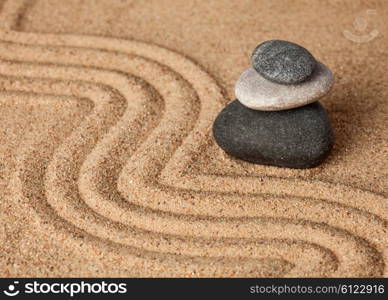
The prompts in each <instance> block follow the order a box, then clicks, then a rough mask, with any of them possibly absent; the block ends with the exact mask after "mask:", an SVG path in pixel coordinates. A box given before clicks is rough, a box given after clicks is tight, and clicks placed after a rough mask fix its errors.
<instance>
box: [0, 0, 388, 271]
mask: <svg viewBox="0 0 388 300" xmlns="http://www.w3.org/2000/svg"><path fill="white" fill-rule="evenodd" d="M27 2H28V1H27ZM27 2H26V3H27ZM9 3H10V2H6V5H8V6H5V7H4V11H3V15H7V16H10V15H12V14H13V15H14V16H15V17H13V20H14V21H12V22H16V21H15V20H17V19H18V18H19V17H17V16H18V14H17V13H15V11H17V7H16V5H15V4H14V3H15V2H12V4H9ZM19 4H22V1H21V2H20V3H19ZM25 5H26V4H25V3H24V4H23V5H22V7H25ZM19 8H20V7H19ZM6 9H9V10H11V11H12V13H10V12H7V10H6ZM9 28H12V26H9ZM0 39H1V41H0V47H1V48H2V50H1V64H0V72H1V74H2V76H4V80H2V81H1V91H2V95H3V94H4V93H5V94H4V95H6V94H7V93H10V92H11V93H15V92H18V93H27V94H28V95H39V96H40V95H49V97H54V98H55V97H59V98H63V97H65V98H66V97H67V98H71V97H76V99H88V100H87V102H90V103H91V104H90V105H91V107H92V109H91V110H90V111H89V114H88V115H87V116H85V117H84V119H83V120H82V121H81V122H80V123H79V124H73V125H74V126H69V125H66V124H61V125H62V128H60V129H59V130H58V131H56V132H52V131H48V132H46V135H41V136H39V137H37V136H36V134H34V133H32V134H31V135H30V136H29V138H27V139H26V140H25V141H23V143H22V145H21V146H20V147H19V149H18V151H17V153H15V155H16V156H17V167H16V169H15V170H16V171H15V172H14V173H13V174H12V179H11V180H10V184H9V187H10V189H11V191H12V193H13V194H14V195H17V196H16V197H17V198H19V199H23V200H22V202H25V203H26V204H27V206H28V207H32V208H33V211H34V215H35V216H34V217H35V218H36V219H37V225H36V226H38V227H39V228H40V229H41V230H47V231H48V232H52V234H54V235H58V236H64V238H66V239H70V240H72V239H74V240H77V239H79V237H80V236H82V238H81V239H83V240H85V243H86V244H88V247H91V248H92V249H93V250H94V251H96V249H97V248H98V249H100V250H99V251H102V252H103V253H104V255H109V254H105V253H109V252H117V251H119V252H120V254H119V257H118V259H119V260H120V259H121V260H134V261H135V257H140V260H142V261H143V260H144V262H146V263H148V264H150V265H151V267H150V270H148V271H145V270H141V269H140V268H139V267H138V270H132V273H130V274H143V276H144V274H154V275H158V274H167V276H382V275H384V274H385V273H384V272H385V271H384V269H385V264H386V261H387V255H388V253H387V251H386V247H387V240H386V229H387V221H386V212H387V204H386V198H385V197H384V195H381V194H379V193H375V192H372V191H368V190H365V189H358V188H355V187H353V186H348V185H344V184H340V183H332V182H325V181H321V180H313V181H312V180H303V179H295V178H287V177H281V176H262V177H257V176H228V175H223V174H215V173H213V174H211V173H208V174H206V173H203V172H196V171H195V170H194V171H192V170H191V166H192V165H195V163H196V161H197V159H198V156H199V154H200V153H201V152H203V151H207V149H208V148H209V144H210V143H211V136H210V134H209V133H210V128H211V124H212V121H213V120H214V117H215V115H216V114H217V112H218V111H219V110H220V109H221V107H222V105H223V103H225V93H224V92H223V91H222V88H220V87H219V85H218V84H217V83H216V81H215V80H214V79H213V78H212V77H211V76H210V75H209V74H208V73H207V72H205V71H204V70H203V69H202V68H200V67H199V66H198V65H197V64H195V63H193V62H192V61H190V60H189V59H188V58H186V57H184V56H182V55H180V54H179V53H175V52H172V51H170V50H167V49H164V48H161V47H159V46H155V45H151V44H149V43H142V42H138V41H128V40H120V39H113V38H101V37H93V36H79V35H69V34H66V35H57V34H36V33H22V32H16V31H2V32H1V37H0ZM45 97H47V96H45ZM38 98H39V97H38ZM67 98H66V99H67ZM82 101H84V100H82ZM55 105H61V104H55ZM75 125H78V126H75ZM280 187H281V188H280ZM242 191H244V192H242ZM333 195H334V196H333ZM365 199H368V200H369V201H365ZM57 238H58V237H57ZM61 238H63V237H61ZM76 247H77V246H74V248H76ZM70 248H71V246H70ZM80 251H81V252H82V250H80ZM169 268H172V269H174V270H175V271H171V269H169ZM135 269H136V268H135ZM161 269H166V271H161ZM188 270H191V271H188ZM192 270H195V271H194V272H193V271H192ZM148 272H149V273H148ZM163 272H165V273H163ZM189 272H191V273H189ZM103 274H104V273H103ZM116 274H117V273H116Z"/></svg>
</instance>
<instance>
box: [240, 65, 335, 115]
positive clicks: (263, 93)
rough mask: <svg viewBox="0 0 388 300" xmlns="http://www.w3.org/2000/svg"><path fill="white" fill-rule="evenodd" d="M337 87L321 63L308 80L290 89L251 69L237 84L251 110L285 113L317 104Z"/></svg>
mask: <svg viewBox="0 0 388 300" xmlns="http://www.w3.org/2000/svg"><path fill="white" fill-rule="evenodd" d="M333 83H334V77H333V74H332V73H331V71H330V70H329V69H328V68H327V67H326V66H325V65H324V64H322V63H320V62H317V65H316V68H315V70H314V72H313V74H312V75H311V77H310V78H309V79H308V80H306V81H304V82H301V83H299V84H290V85H284V84H279V83H275V82H273V81H270V80H268V79H265V78H264V77H263V76H261V75H260V74H259V73H257V72H256V70H255V69H253V68H249V69H248V70H246V71H245V72H244V73H243V74H242V75H241V76H240V78H239V79H238V80H237V83H236V86H235V94H236V97H237V99H238V100H239V101H240V102H241V104H243V105H245V106H246V107H249V108H251V109H255V110H265V111H276V110H285V109H290V108H295V107H300V106H303V105H306V104H309V103H312V102H315V101H317V100H318V99H319V98H321V97H322V96H324V95H325V94H327V93H328V92H329V91H330V89H331V87H332V86H333Z"/></svg>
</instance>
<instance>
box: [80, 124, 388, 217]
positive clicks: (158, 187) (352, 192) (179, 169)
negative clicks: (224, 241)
mask: <svg viewBox="0 0 388 300" xmlns="http://www.w3.org/2000/svg"><path fill="white" fill-rule="evenodd" d="M200 120H201V117H200ZM189 138H190V136H189ZM189 138H188V139H189ZM151 144H152V143H151ZM186 144H187V143H186ZM102 148H103V147H102ZM180 149H183V150H182V151H181V150H180ZM189 150H190V149H187V148H185V147H184V146H183V147H181V148H179V149H178V151H177V152H176V153H179V151H180V152H182V153H184V154H185V152H187V151H189ZM182 153H181V155H182ZM186 154H187V153H186ZM186 154H185V155H184V156H185V157H184V158H186V160H187V158H190V157H191V156H190V155H186ZM175 156H176V155H175ZM97 157H98V155H97ZM178 157H179V155H178ZM190 159H191V158H190ZM171 161H173V162H174V159H172V160H171ZM170 165H173V168H172V169H173V170H172V171H171V170H170V171H171V172H172V173H171V174H173V172H174V171H175V173H176V174H178V175H180V174H181V171H182V170H183V169H184V168H176V166H175V165H174V164H170ZM131 167H132V166H131ZM166 169H167V170H168V169H169V167H168V166H167V168H165V170H166ZM176 170H178V171H176ZM167 173H169V172H167ZM148 175H149V174H148ZM123 177H124V176H123ZM145 177H146V178H145V180H144V181H148V179H149V177H148V176H145ZM177 178H180V177H179V176H178V177H177ZM143 179H144V178H143ZM175 179H176V178H175ZM190 179H192V178H190ZM207 180H208V179H207ZM286 183H287V182H286ZM92 184H93V180H92ZM146 184H149V182H147V183H146ZM190 185H192V183H191V184H190ZM215 186H217V184H215ZM157 189H160V186H157ZM87 190H88V189H86V191H87ZM350 194H353V195H354V190H353V189H352V190H350ZM131 200H132V199H131ZM357 204H359V203H357ZM353 213H354V212H353ZM369 217H370V216H369ZM238 221H239V222H241V220H238ZM380 221H381V220H380ZM226 225H228V224H226Z"/></svg>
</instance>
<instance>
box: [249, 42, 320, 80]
mask: <svg viewBox="0 0 388 300" xmlns="http://www.w3.org/2000/svg"><path fill="white" fill-rule="evenodd" d="M315 65H316V60H315V58H314V57H313V56H312V55H311V53H310V52H309V51H307V50H306V49H305V48H303V47H302V46H299V45H297V44H294V43H291V42H287V41H281V40H271V41H267V42H264V43H262V44H260V45H259V46H257V47H256V49H255V50H254V51H253V53H252V66H253V68H254V69H255V70H256V71H257V72H258V73H259V74H260V75H262V76H263V77H264V78H266V79H268V80H271V81H274V82H277V83H281V84H296V83H300V82H303V81H305V80H306V79H308V78H309V77H310V76H311V74H312V73H313V71H314V68H315Z"/></svg>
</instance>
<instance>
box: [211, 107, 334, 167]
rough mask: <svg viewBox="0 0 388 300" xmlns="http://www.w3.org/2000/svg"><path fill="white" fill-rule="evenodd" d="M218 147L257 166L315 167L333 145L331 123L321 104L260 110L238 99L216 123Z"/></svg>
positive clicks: (214, 131) (214, 129)
mask: <svg viewBox="0 0 388 300" xmlns="http://www.w3.org/2000/svg"><path fill="white" fill-rule="evenodd" d="M213 135H214V138H215V140H216V142H217V144H218V145H219V146H220V147H221V148H222V149H223V150H224V151H225V152H226V153H228V154H230V155H232V156H234V157H237V158H240V159H242V160H246V161H249V162H253V163H256V164H263V165H273V166H279V167H288V168H297V169H304V168H312V167H315V166H317V165H318V164H319V163H321V162H322V161H323V160H324V159H325V158H326V156H327V155H328V154H329V152H330V150H331V148H332V145H333V133H332V129H331V125H330V120H329V118H328V116H327V114H326V111H325V109H324V108H323V106H322V105H321V104H320V103H319V102H314V103H311V104H308V105H305V106H302V107H298V108H293V109H289V110H282V111H259V110H253V109H250V108H247V107H245V106H244V105H242V104H241V103H240V102H239V101H238V100H235V101H233V102H232V103H230V104H229V105H228V106H226V107H225V108H224V109H223V110H222V111H221V112H220V114H219V115H218V116H217V118H216V120H215V121H214V124H213Z"/></svg>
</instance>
